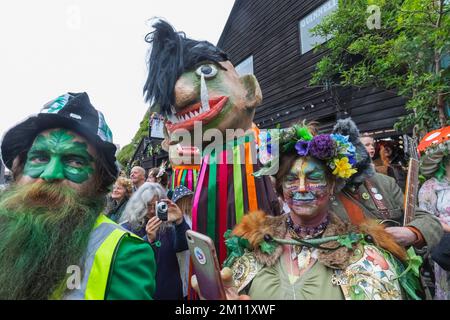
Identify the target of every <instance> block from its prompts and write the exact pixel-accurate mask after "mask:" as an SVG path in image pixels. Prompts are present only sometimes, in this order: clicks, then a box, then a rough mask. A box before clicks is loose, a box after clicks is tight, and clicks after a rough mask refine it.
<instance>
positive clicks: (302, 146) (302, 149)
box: [295, 140, 310, 157]
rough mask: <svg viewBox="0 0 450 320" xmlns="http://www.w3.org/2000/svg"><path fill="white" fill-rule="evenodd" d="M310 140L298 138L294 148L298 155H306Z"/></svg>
mask: <svg viewBox="0 0 450 320" xmlns="http://www.w3.org/2000/svg"><path fill="white" fill-rule="evenodd" d="M309 146H310V142H309V141H305V140H300V141H298V142H297V143H296V144H295V150H297V153H298V155H299V156H300V157H304V156H307V155H308V152H309Z"/></svg>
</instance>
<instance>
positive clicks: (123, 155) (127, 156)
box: [117, 112, 149, 167]
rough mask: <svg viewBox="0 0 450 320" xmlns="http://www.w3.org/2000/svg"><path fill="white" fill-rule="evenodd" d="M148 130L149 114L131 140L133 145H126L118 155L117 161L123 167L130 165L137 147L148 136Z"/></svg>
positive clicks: (145, 116) (146, 114)
mask: <svg viewBox="0 0 450 320" xmlns="http://www.w3.org/2000/svg"><path fill="white" fill-rule="evenodd" d="M148 130H149V113H148V112H146V113H145V115H144V118H143V119H142V121H141V123H140V124H139V129H138V131H137V132H136V134H135V135H134V137H133V139H132V140H131V143H129V144H127V145H125V146H124V147H123V148H122V149H120V151H119V153H118V154H117V161H119V163H120V164H121V165H122V166H123V167H127V166H128V164H129V163H130V161H131V158H132V157H133V155H134V153H135V152H136V149H137V147H138V146H139V143H140V142H141V140H142V139H143V138H144V137H146V136H148Z"/></svg>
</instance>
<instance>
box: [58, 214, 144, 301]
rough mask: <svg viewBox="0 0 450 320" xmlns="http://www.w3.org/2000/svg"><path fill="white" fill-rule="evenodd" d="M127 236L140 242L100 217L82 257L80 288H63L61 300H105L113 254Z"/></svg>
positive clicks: (110, 221) (111, 222)
mask: <svg viewBox="0 0 450 320" xmlns="http://www.w3.org/2000/svg"><path fill="white" fill-rule="evenodd" d="M127 234H128V235H131V236H133V237H136V238H138V239H141V238H139V237H138V236H136V235H134V234H133V233H130V232H129V231H127V230H126V229H124V228H123V227H121V226H119V225H118V224H116V223H115V222H114V221H112V220H110V219H109V218H107V217H106V216H105V215H103V214H102V215H100V216H99V217H98V218H97V221H96V222H95V225H94V230H93V231H92V233H91V235H90V237H89V243H88V246H87V250H86V254H85V255H84V258H83V264H84V268H83V275H82V278H81V283H80V286H79V288H78V289H72V290H70V289H67V286H65V287H64V294H63V297H62V299H65V300H84V299H86V300H104V299H105V295H106V289H107V285H108V279H109V276H110V270H111V265H112V263H113V259H114V255H115V253H116V251H117V247H118V246H119V244H120V241H121V239H122V238H123V237H124V236H125V235H127ZM64 285H66V283H64Z"/></svg>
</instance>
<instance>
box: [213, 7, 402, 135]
mask: <svg viewBox="0 0 450 320" xmlns="http://www.w3.org/2000/svg"><path fill="white" fill-rule="evenodd" d="M337 2H338V1H337V0H301V1H299V0H282V1H281V0H236V1H235V3H234V6H233V8H232V10H231V13H230V16H229V18H228V21H227V23H226V25H225V28H224V30H223V32H222V35H221V37H220V39H219V42H218V44H217V46H218V47H220V48H221V49H223V50H224V51H225V52H227V53H228V55H229V57H230V60H231V62H232V63H233V64H234V65H235V66H236V69H237V70H238V72H241V73H247V72H250V73H253V74H254V75H255V76H256V78H257V79H258V81H259V83H260V86H261V90H262V94H263V103H262V105H261V106H259V107H258V109H257V111H256V116H255V120H254V121H255V123H256V124H257V125H258V126H259V127H260V128H273V127H275V126H276V125H277V124H280V125H281V127H286V126H289V125H290V124H291V123H292V122H295V121H296V120H298V119H303V118H306V119H308V120H317V121H319V122H320V124H321V129H322V130H324V131H327V130H329V129H331V126H332V125H333V124H334V123H335V122H336V120H337V119H339V118H346V117H348V116H351V117H352V119H353V120H354V121H355V122H356V123H357V125H358V127H359V128H360V131H361V132H370V133H373V134H375V136H376V137H379V138H380V137H386V136H390V135H395V132H393V129H392V128H393V125H394V123H395V122H396V121H397V119H398V117H399V116H402V115H404V114H405V108H404V104H405V100H404V99H403V98H402V97H398V96H397V95H395V94H394V93H391V92H386V91H383V90H381V89H378V88H364V89H358V88H345V89H344V88H340V87H336V86H334V87H331V88H326V87H322V86H317V87H313V86H311V85H310V80H311V77H312V73H313V72H314V70H315V65H316V63H317V62H318V61H319V60H320V59H321V57H322V56H323V54H324V52H323V51H322V52H315V50H313V49H312V44H311V42H313V40H317V39H310V38H308V37H309V36H308V34H307V33H308V30H309V29H310V28H311V27H312V26H314V25H315V24H317V23H318V22H320V21H321V18H323V16H324V15H326V13H327V12H329V11H331V10H333V7H336V6H337Z"/></svg>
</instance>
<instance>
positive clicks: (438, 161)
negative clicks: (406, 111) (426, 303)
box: [419, 140, 450, 300]
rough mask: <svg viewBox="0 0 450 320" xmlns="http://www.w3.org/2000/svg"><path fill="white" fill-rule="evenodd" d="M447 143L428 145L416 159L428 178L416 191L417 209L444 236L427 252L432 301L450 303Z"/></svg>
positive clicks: (449, 216) (449, 179)
mask: <svg viewBox="0 0 450 320" xmlns="http://www.w3.org/2000/svg"><path fill="white" fill-rule="evenodd" d="M449 151H450V142H449V141H448V140H441V141H439V142H438V143H436V144H432V145H430V146H429V147H428V148H426V150H423V154H422V156H421V158H420V162H421V163H420V170H421V173H422V174H423V175H424V176H425V177H427V178H429V179H428V180H427V181H425V183H424V184H423V185H422V187H421V188H420V191H419V206H420V207H421V208H423V209H424V210H427V211H429V212H431V213H432V214H433V215H435V216H436V217H438V219H439V221H440V222H441V224H442V227H443V229H444V236H443V237H442V240H441V241H440V242H439V244H438V245H437V246H436V248H434V250H433V251H432V252H431V258H432V260H434V261H435V263H434V274H435V298H436V299H438V300H450V272H449V271H450V156H449V155H448V154H449Z"/></svg>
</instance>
